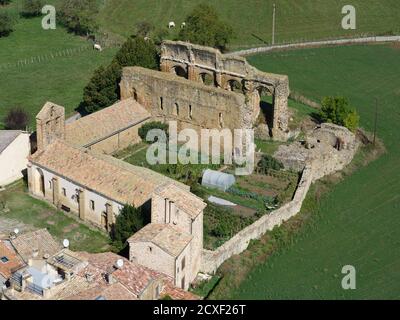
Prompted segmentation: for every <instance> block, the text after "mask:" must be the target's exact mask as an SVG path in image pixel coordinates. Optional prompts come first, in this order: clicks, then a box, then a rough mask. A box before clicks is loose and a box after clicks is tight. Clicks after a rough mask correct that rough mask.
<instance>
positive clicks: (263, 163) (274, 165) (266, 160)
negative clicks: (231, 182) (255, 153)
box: [257, 154, 283, 173]
mask: <svg viewBox="0 0 400 320" xmlns="http://www.w3.org/2000/svg"><path fill="white" fill-rule="evenodd" d="M257 166H258V168H259V170H261V172H263V173H267V172H268V170H269V169H272V170H281V169H283V164H282V162H280V161H278V160H276V159H275V158H274V157H272V156H270V155H268V154H263V155H262V157H261V160H260V161H259V162H258V164H257Z"/></svg>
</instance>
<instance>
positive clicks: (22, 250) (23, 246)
mask: <svg viewBox="0 0 400 320" xmlns="http://www.w3.org/2000/svg"><path fill="white" fill-rule="evenodd" d="M11 242H12V245H13V246H14V248H15V250H16V251H17V252H18V253H19V255H20V256H21V257H22V258H23V259H24V260H25V261H28V260H29V259H32V258H34V256H33V252H34V251H36V250H37V251H38V255H37V258H38V259H42V258H43V256H44V255H45V254H48V255H49V256H52V255H54V254H56V253H57V252H59V251H60V250H61V249H62V246H61V244H59V243H57V242H56V241H55V240H54V239H53V237H52V236H51V235H50V233H49V232H48V231H47V230H46V229H40V230H37V231H32V232H28V233H25V234H20V235H18V237H17V238H15V239H12V240H11Z"/></svg>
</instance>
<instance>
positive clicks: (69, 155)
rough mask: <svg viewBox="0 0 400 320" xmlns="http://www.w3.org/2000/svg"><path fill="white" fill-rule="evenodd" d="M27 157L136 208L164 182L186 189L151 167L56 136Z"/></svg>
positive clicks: (86, 186) (39, 164) (82, 184)
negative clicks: (70, 142)
mask: <svg viewBox="0 0 400 320" xmlns="http://www.w3.org/2000/svg"><path fill="white" fill-rule="evenodd" d="M29 159H30V161H31V162H32V163H34V164H36V165H38V166H41V167H43V168H45V169H48V170H51V171H53V172H54V173H56V174H58V175H60V176H63V177H65V178H67V179H69V180H71V181H73V182H75V183H77V184H80V185H81V186H83V187H85V188H88V189H90V190H93V191H95V192H97V193H99V194H101V195H103V196H105V197H107V198H109V199H110V200H114V201H116V202H118V203H120V204H132V205H134V206H136V207H140V206H141V205H142V204H143V203H145V202H146V201H148V200H149V199H150V198H151V195H152V194H153V192H154V190H155V189H156V188H157V187H158V186H160V185H162V184H165V183H172V184H176V185H179V187H182V188H183V189H187V186H185V185H184V184H182V183H179V182H177V181H174V180H172V179H170V178H168V177H165V176H163V175H161V174H159V173H156V172H154V171H152V170H149V169H146V168H142V167H136V166H133V165H130V164H129V163H126V162H124V161H122V160H118V159H116V158H113V157H111V156H107V155H100V154H99V153H96V152H94V151H90V150H88V149H84V148H80V147H76V146H72V145H70V144H68V143H66V142H65V141H62V140H58V139H57V140H55V141H54V142H53V143H52V144H51V145H49V146H47V148H46V149H44V150H41V151H38V152H36V153H35V154H34V155H32V156H31V157H30V158H29Z"/></svg>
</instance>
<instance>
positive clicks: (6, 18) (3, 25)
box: [0, 11, 14, 38]
mask: <svg viewBox="0 0 400 320" xmlns="http://www.w3.org/2000/svg"><path fill="white" fill-rule="evenodd" d="M13 27H14V22H13V19H12V18H11V16H10V15H9V14H8V13H7V12H5V11H0V38H1V37H7V36H8V35H9V34H10V33H11V32H12V31H13Z"/></svg>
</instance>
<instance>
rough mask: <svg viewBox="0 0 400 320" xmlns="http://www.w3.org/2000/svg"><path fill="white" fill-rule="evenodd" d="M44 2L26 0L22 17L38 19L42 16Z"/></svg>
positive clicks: (40, 0)
mask: <svg viewBox="0 0 400 320" xmlns="http://www.w3.org/2000/svg"><path fill="white" fill-rule="evenodd" d="M42 8H43V2H42V0H24V2H23V6H22V10H21V15H22V16H23V17H27V18H29V17H37V16H40V15H41V14H42Z"/></svg>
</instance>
